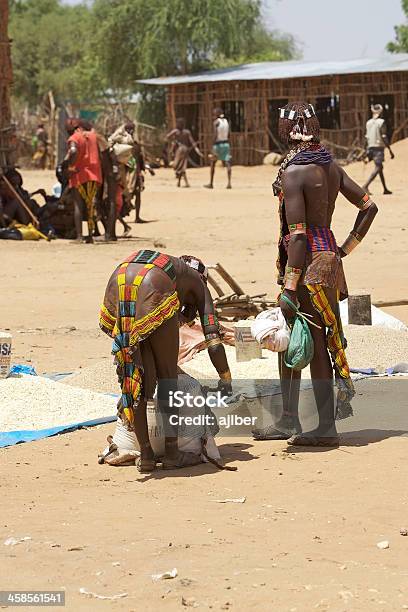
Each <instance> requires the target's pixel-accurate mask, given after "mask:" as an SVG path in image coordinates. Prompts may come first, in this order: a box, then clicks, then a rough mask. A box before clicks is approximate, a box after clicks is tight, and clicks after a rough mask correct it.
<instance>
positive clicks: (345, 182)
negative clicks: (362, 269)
mask: <svg viewBox="0 0 408 612" xmlns="http://www.w3.org/2000/svg"><path fill="white" fill-rule="evenodd" d="M339 170H340V173H341V174H340V192H341V193H342V194H343V195H344V197H345V198H346V199H347V200H348V201H349V202H351V204H354V206H356V207H357V208H358V209H359V212H358V214H357V218H356V220H355V223H354V226H353V229H352V230H351V232H350V234H349V236H348V238H346V240H345V241H344V243H343V244H342V246H341V247H340V249H339V250H340V255H341V257H345V255H348V254H349V253H351V251H352V250H353V249H354V248H355V247H356V246H358V244H359V243H360V242H361V241H362V239H363V238H364V236H365V235H366V234H367V232H368V230H369V229H370V226H371V224H372V222H373V221H374V217H375V216H376V214H377V212H378V208H377V205H376V204H375V203H374V202H373V201H372V200H371V199H370V197H369V196H368V194H367V193H365V191H364V189H362V187H360V186H359V185H357V183H355V182H354V181H353V180H352V179H351V178H350V177H349V176H348V174H347V173H346V172H345V171H344V170H343V168H339Z"/></svg>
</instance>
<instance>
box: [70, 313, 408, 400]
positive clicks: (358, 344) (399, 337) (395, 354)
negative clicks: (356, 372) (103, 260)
mask: <svg viewBox="0 0 408 612" xmlns="http://www.w3.org/2000/svg"><path fill="white" fill-rule="evenodd" d="M344 333H345V336H346V338H347V341H348V349H347V357H348V360H349V364H350V366H351V367H353V368H369V367H372V368H375V369H377V370H378V371H379V372H382V371H384V370H385V369H386V368H388V367H390V366H393V365H396V364H397V363H399V362H408V332H397V331H394V330H391V329H386V328H381V327H368V326H359V325H347V326H345V328H344ZM225 350H226V353H227V358H228V363H229V365H230V368H231V373H232V377H233V378H234V379H237V378H241V379H253V378H255V379H263V378H266V379H267V378H269V379H271V378H275V379H277V378H278V377H279V374H278V357H277V354H276V353H271V352H270V351H266V350H264V351H263V356H262V359H254V360H252V361H249V362H243V363H237V362H236V360H235V348H234V347H231V346H226V347H225ZM182 369H183V370H184V371H185V372H187V374H190V376H193V377H194V378H199V379H212V380H215V379H216V378H217V373H216V371H215V369H214V367H213V365H212V364H211V362H210V359H209V357H208V353H207V351H201V352H200V353H198V354H197V355H195V357H194V359H193V360H192V361H188V362H187V363H184V364H183V366H182ZM303 377H304V378H310V372H309V369H308V368H307V369H306V370H304V372H303ZM64 383H66V384H69V385H74V386H76V387H83V388H85V389H92V390H94V391H100V392H110V393H118V392H119V385H118V382H117V378H116V370H115V367H114V366H113V365H112V363H111V362H110V360H104V361H101V362H99V363H97V364H95V365H92V366H90V367H88V368H83V369H82V370H81V371H80V372H77V373H75V374H73V375H72V376H69V377H67V378H65V379H64Z"/></svg>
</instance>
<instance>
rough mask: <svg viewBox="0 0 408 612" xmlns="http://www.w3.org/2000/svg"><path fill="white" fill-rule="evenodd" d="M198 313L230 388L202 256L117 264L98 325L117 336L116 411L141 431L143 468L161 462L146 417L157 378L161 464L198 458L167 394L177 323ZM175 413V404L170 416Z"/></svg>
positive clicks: (223, 385) (222, 384) (173, 375)
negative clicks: (182, 442) (182, 441)
mask: <svg viewBox="0 0 408 612" xmlns="http://www.w3.org/2000/svg"><path fill="white" fill-rule="evenodd" d="M197 312H198V314H199V317H200V320H201V324H202V327H203V332H204V335H205V339H206V341H207V348H208V353H209V356H210V359H211V361H212V363H213V365H214V367H215V369H216V370H217V372H218V375H219V377H220V381H219V388H220V390H222V391H224V392H227V393H228V392H230V390H231V374H230V371H229V367H228V362H227V358H226V354H225V349H224V346H223V345H222V342H221V337H220V329H219V325H218V320H217V316H216V314H215V311H214V303H213V300H212V297H211V294H210V291H209V289H208V287H207V269H206V268H205V266H204V264H203V263H202V262H201V261H200V260H199V259H198V258H196V257H192V256H186V255H183V256H182V257H172V256H171V255H165V254H163V253H159V252H155V251H149V250H142V251H138V252H137V253H133V254H132V255H131V256H130V257H128V258H127V259H126V260H125V261H124V262H123V263H122V264H120V265H119V266H118V267H117V268H116V270H115V271H114V272H113V274H112V276H111V277H110V279H109V281H108V285H107V287H106V291H105V297H104V301H103V305H102V308H101V312H100V327H101V329H102V330H103V331H104V332H105V333H106V334H108V335H109V336H110V337H111V338H112V339H113V347H112V353H113V355H114V356H115V362H116V365H117V373H118V379H119V383H120V385H121V388H122V396H121V398H120V400H119V403H118V414H119V416H120V418H121V419H122V421H123V423H124V424H125V425H126V426H127V427H128V429H129V430H134V432H135V434H136V437H137V440H138V442H139V446H140V452H141V457H140V460H139V461H138V464H137V467H138V469H139V471H140V472H150V471H152V470H153V469H154V468H155V467H156V459H155V456H154V453H153V449H152V446H151V444H150V440H149V434H148V426H147V414H146V408H147V400H148V399H152V398H153V393H154V390H155V387H156V383H158V392H157V398H158V404H159V408H160V410H161V412H162V413H163V416H164V421H165V422H164V426H165V457H164V459H163V467H164V468H165V469H166V468H167V469H170V468H176V467H185V466H187V465H195V464H197V463H200V462H201V460H200V457H199V456H197V455H194V454H192V453H186V452H182V451H180V450H179V449H178V442H177V426H174V425H171V423H172V422H174V419H172V420H170V416H171V415H170V407H169V393H170V392H171V391H173V392H174V391H176V390H177V377H178V375H177V361H178V352H179V326H180V325H182V324H184V323H189V322H192V321H193V320H194V319H195V317H196V314H197ZM175 412H176V411H175V409H174V408H172V412H171V414H172V415H174V414H175ZM176 416H178V415H177V414H176ZM176 420H177V419H176Z"/></svg>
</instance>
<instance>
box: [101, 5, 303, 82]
mask: <svg viewBox="0 0 408 612" xmlns="http://www.w3.org/2000/svg"><path fill="white" fill-rule="evenodd" d="M260 4H261V3H260V0H223V1H222V2H220V1H219V0H155V2H146V0H95V5H94V15H95V21H94V23H95V24H97V26H96V31H95V41H96V46H97V52H98V54H99V56H100V58H101V61H102V62H103V64H104V66H105V71H106V74H107V75H108V76H109V80H110V82H111V83H112V84H113V85H114V86H119V85H121V86H134V83H135V80H136V79H138V78H142V77H154V76H162V75H168V74H186V73H191V72H195V71H197V70H202V69H208V68H211V67H213V66H219V65H222V64H223V65H229V64H230V63H239V62H241V61H252V60H256V59H258V58H262V59H290V58H292V57H293V56H294V55H295V54H296V46H295V43H294V41H293V39H292V38H291V37H290V36H286V37H285V36H280V35H277V34H276V33H271V32H268V31H266V30H265V28H264V26H263V25H262V21H261V6H260Z"/></svg>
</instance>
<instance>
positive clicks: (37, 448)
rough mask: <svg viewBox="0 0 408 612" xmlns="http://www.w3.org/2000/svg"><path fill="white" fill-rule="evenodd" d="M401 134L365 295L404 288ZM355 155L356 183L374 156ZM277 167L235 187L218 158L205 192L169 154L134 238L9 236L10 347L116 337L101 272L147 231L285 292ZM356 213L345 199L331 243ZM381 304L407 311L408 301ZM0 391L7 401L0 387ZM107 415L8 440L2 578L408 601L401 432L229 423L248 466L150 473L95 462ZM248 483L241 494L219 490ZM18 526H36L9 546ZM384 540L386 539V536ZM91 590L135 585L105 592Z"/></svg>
mask: <svg viewBox="0 0 408 612" xmlns="http://www.w3.org/2000/svg"><path fill="white" fill-rule="evenodd" d="M394 150H395V153H396V159H395V160H394V161H392V162H391V161H387V163H386V168H385V173H386V177H387V180H388V183H389V187H390V188H391V189H392V190H393V192H394V193H393V195H391V196H386V197H383V196H382V195H380V194H381V191H380V186H379V184H374V185H373V191H374V196H373V198H374V200H375V201H376V202H377V203H378V205H379V209H380V212H379V214H378V216H377V219H376V221H375V224H374V226H373V229H372V231H371V232H370V234H369V236H368V237H367V238H366V239H365V240H364V242H363V244H362V245H361V246H360V248H359V249H357V250H356V251H355V252H354V253H353V254H352V255H351V256H350V257H349V258H347V259H346V261H345V268H346V274H347V278H348V283H349V290H350V293H354V294H357V293H370V294H371V296H372V300H373V301H377V300H390V299H403V298H406V297H407V283H406V280H404V279H406V253H407V247H408V231H407V227H408V224H407V221H406V194H407V190H408V185H407V178H406V160H407V159H408V143H407V142H402V143H398V144H397V145H395V147H394ZM349 171H350V174H351V175H352V176H353V177H354V178H356V180H357V181H358V182H361V183H362V182H363V181H364V178H365V176H367V173H368V172H369V169H368V168H366V167H364V165H363V164H356V165H354V166H350V167H349ZM275 174H276V169H274V168H271V167H257V168H243V167H235V168H234V169H233V187H234V188H233V189H232V190H231V191H227V190H225V185H226V177H225V174H224V171H223V169H221V168H220V169H217V172H216V187H215V189H214V190H213V191H211V192H210V191H208V190H205V189H203V188H202V185H203V184H204V183H206V182H207V180H208V169H198V170H191V171H190V172H189V176H190V180H191V184H192V188H191V189H176V187H175V181H174V178H173V175H172V172H171V171H170V170H160V171H158V173H157V175H156V177H154V178H150V177H147V179H146V183H147V189H146V191H145V193H144V194H143V203H142V216H143V217H144V218H145V219H148V220H150V221H151V223H148V224H144V225H132V234H133V238H131V239H126V240H119V241H118V243H116V244H104V243H98V244H95V245H77V244H73V243H70V242H65V241H56V242H51V243H45V242H39V243H29V242H27V243H16V242H6V241H2V242H0V257H1V262H2V265H1V268H0V284H1V299H0V327H1V328H3V329H10V330H11V333H12V334H13V361H14V362H17V363H19V362H22V363H24V362H29V363H31V364H33V365H34V366H35V367H36V369H37V371H38V372H39V373H43V372H57V371H58V372H61V371H65V372H68V371H73V370H76V369H78V368H80V367H84V366H87V365H91V364H92V363H94V362H96V361H99V360H100V359H104V358H106V359H108V358H109V352H110V341H109V339H107V338H106V337H103V336H102V334H101V333H100V332H99V331H98V327H97V317H98V308H99V304H100V301H101V299H102V296H103V292H104V287H105V283H106V281H107V278H108V277H109V275H110V273H111V272H112V270H113V268H114V266H115V265H116V264H117V263H119V262H120V261H121V259H123V258H124V257H126V256H127V255H129V253H131V252H132V251H133V250H137V249H138V248H142V247H147V248H149V247H150V248H151V247H156V248H157V249H159V250H163V251H165V252H168V253H171V254H183V253H192V254H196V255H198V256H200V257H202V258H203V259H204V260H205V261H206V262H207V263H215V262H217V261H219V262H221V263H222V264H223V265H224V266H225V267H226V269H227V270H228V271H230V272H231V273H232V274H233V275H234V276H235V277H236V279H237V280H238V281H239V282H240V283H241V284H242V286H243V288H244V289H245V291H247V292H248V293H252V294H257V293H261V292H265V291H267V292H268V294H269V295H270V296H275V295H276V293H277V286H276V284H275V264H274V262H275V258H276V237H277V234H278V215H277V204H276V201H275V199H274V198H273V197H272V193H271V187H270V185H271V183H272V181H273V179H274V176H275ZM24 179H25V184H26V187H27V188H28V189H30V190H34V189H35V188H38V187H40V186H45V187H46V188H47V189H50V188H51V186H52V184H53V182H54V179H53V176H52V174H51V173H48V172H37V171H35V172H34V171H27V172H24ZM355 214H356V209H354V207H352V206H351V205H349V204H347V203H346V202H345V201H344V200H343V199H342V198H340V200H339V204H338V207H337V210H336V213H335V218H334V231H335V234H336V236H337V237H338V240H339V241H341V240H343V238H344V237H346V236H347V234H348V232H349V230H350V229H351V227H352V225H353V221H354V218H355ZM118 229H119V228H118ZM387 311H388V312H391V313H392V314H394V315H395V316H397V317H399V318H400V319H402V320H404V321H405V322H406V323H408V308H406V307H395V308H393V309H387ZM378 350H379V351H381V347H378ZM407 361H408V357H407ZM369 384H370V383H369V382H367V383H362V385H363V386H362V387H361V392H362V393H363V392H364V391H365V390H367V391H368V390H369V389H368V387H367V388H366V387H365V386H364V385H369ZM371 390H372V389H371ZM375 391H376V392H375V393H374V394H373V402H374V403H376V405H377V408H378V409H381V408H382V407H385V406H387V405H388V403H389V402H393V401H395V402H403V399H402V398H401V397H398V398H397V399H395V400H394V399H390V397H389V396H388V395H387V393H386V391H385V390H384V386H383V385H382V384H381V381H380V382H378V383H377V386H376V387H375ZM0 407H1V409H2V410H7V406H3V405H2V404H1V398H0ZM16 428H17V427H16ZM111 429H112V427H111V426H103V427H99V428H93V429H91V430H87V431H80V432H75V433H71V434H67V435H64V436H59V437H56V438H50V439H47V440H44V441H39V442H35V443H30V444H24V445H20V446H15V447H12V448H8V449H2V450H0V454H1V459H2V460H1V462H0V482H1V486H2V504H1V509H2V511H1V519H2V520H1V528H0V559H1V561H0V563H1V565H0V566H1V574H2V578H3V580H2V583H1V588H2V589H35V590H40V589H54V590H55V589H60V588H61V589H65V590H66V600H67V603H66V609H68V610H93V609H101V610H127V611H130V610H134V611H139V610H149V611H150V610H152V611H153V610H159V609H160V610H161V609H163V610H182V609H185V608H186V607H198V608H201V609H206V608H212V609H215V610H219V609H224V610H225V609H231V610H247V609H249V610H277V611H279V612H280V611H287V612H309V611H311V610H313V609H316V610H333V611H343V610H344V611H346V610H353V611H366V610H367V609H373V610H381V611H382V610H400V609H408V589H407V584H408V580H407V576H408V571H407V565H406V559H407V555H408V537H403V536H401V535H400V529H401V528H408V513H407V510H408V497H407V492H406V449H407V446H406V443H407V438H406V437H403V436H401V435H400V434H401V433H403V432H401V431H397V430H395V429H390V428H389V427H386V426H384V427H383V428H382V429H377V430H376V431H369V430H368V429H365V430H364V431H363V432H361V427H360V428H359V426H358V424H357V425H356V432H357V433H353V432H351V433H350V432H349V433H346V434H344V437H343V439H342V446H341V447H340V449H338V450H334V451H328V452H316V451H311V452H296V453H294V454H292V453H291V452H289V453H287V452H285V448H286V444H284V443H278V442H276V443H270V442H266V443H256V442H253V441H252V440H251V439H248V438H246V439H224V440H220V444H221V452H222V454H223V456H224V458H225V459H226V461H227V462H228V463H229V464H230V465H235V466H237V467H238V472H217V471H214V469H213V468H212V467H208V466H199V467H196V468H192V469H190V470H188V471H186V470H181V471H179V472H176V471H175V472H170V473H162V472H160V471H157V472H156V473H154V475H153V476H152V477H150V476H148V477H142V476H140V475H138V474H137V472H136V470H135V468H118V469H115V468H108V467H102V466H99V465H98V464H97V463H96V455H97V453H98V452H99V451H100V450H101V448H102V446H103V441H104V439H105V438H106V435H107V434H108V433H109V432H110V431H111ZM404 474H405V476H404ZM242 496H245V497H246V501H245V503H243V504H232V503H231V504H230V503H226V504H219V503H216V502H215V500H216V499H224V498H238V497H242ZM11 536H14V537H16V538H17V539H18V538H22V537H24V536H30V537H31V538H32V539H31V540H27V541H25V542H23V543H20V544H18V545H16V546H8V547H7V546H4V545H3V544H2V542H3V541H4V540H6V538H8V537H11ZM382 540H389V543H390V547H389V549H387V550H380V549H378V548H377V546H376V544H377V543H378V542H379V541H382ZM173 567H176V568H177V570H178V576H177V577H176V578H174V579H172V580H168V581H158V582H153V581H152V578H151V574H154V573H159V572H163V571H166V570H170V569H172V568H173ZM81 588H84V589H86V590H87V591H91V592H93V593H94V594H97V595H100V596H114V595H120V594H124V593H126V596H124V597H121V598H118V599H114V600H112V599H107V600H102V599H98V598H96V597H95V596H89V595H86V594H84V593H80V589H81Z"/></svg>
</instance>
